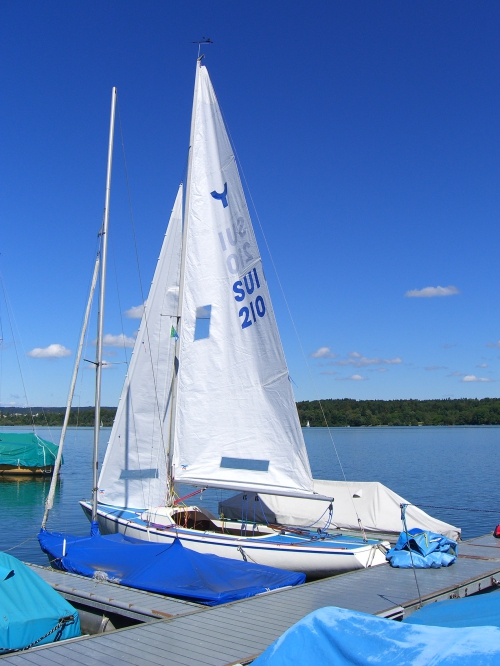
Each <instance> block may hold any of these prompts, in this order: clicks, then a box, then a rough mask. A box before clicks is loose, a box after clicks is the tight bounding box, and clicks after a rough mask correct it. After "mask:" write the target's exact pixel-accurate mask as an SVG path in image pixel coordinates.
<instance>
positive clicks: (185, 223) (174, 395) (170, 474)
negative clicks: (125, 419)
mask: <svg viewBox="0 0 500 666" xmlns="http://www.w3.org/2000/svg"><path fill="white" fill-rule="evenodd" d="M202 58H203V56H201V57H199V58H198V59H197V61H196V77H195V82H194V95H193V111H192V114H191V132H190V137H189V154H188V166H187V177H186V193H185V199H184V214H183V225H182V250H181V270H180V276H179V303H178V306H177V326H176V330H177V335H178V337H177V338H176V340H175V349H174V376H173V386H172V409H171V411H170V436H169V445H168V469H167V472H168V484H169V488H168V493H167V504H171V503H172V501H173V498H172V486H173V479H174V475H175V470H174V469H173V467H172V455H173V446H174V437H175V416H176V409H177V386H178V374H179V346H180V345H179V342H180V337H181V335H182V300H183V297H184V274H185V271H186V249H187V247H186V245H187V243H186V241H187V231H188V215H189V206H190V200H191V170H192V163H193V142H194V129H195V124H196V106H197V99H198V78H199V71H200V67H201V60H202Z"/></svg>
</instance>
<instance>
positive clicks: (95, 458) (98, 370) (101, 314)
mask: <svg viewBox="0 0 500 666" xmlns="http://www.w3.org/2000/svg"><path fill="white" fill-rule="evenodd" d="M116 92H117V91H116V88H113V90H112V92H111V119H110V123H109V144H108V167H107V174H106V194H105V199H104V220H103V223H102V229H101V237H102V250H101V285H100V292H99V315H98V324H97V344H96V360H95V366H96V381H95V422H94V451H93V460H92V467H93V477H92V522H91V534H95V533H98V532H99V528H98V527H97V496H98V487H97V486H98V478H99V475H98V472H99V432H100V427H101V375H102V338H103V332H104V297H105V291H106V260H107V250H108V221H109V198H110V194H111V167H112V164H113V137H114V129H115V109H116Z"/></svg>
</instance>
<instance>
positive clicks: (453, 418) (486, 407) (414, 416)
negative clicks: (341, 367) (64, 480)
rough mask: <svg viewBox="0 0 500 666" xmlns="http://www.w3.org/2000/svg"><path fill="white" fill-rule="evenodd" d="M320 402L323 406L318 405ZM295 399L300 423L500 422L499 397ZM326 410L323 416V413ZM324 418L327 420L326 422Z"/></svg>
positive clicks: (46, 415)
mask: <svg viewBox="0 0 500 666" xmlns="http://www.w3.org/2000/svg"><path fill="white" fill-rule="evenodd" d="M321 407H322V408H323V412H322V410H321ZM321 407H320V402H319V401H318V400H311V401H309V400H304V401H302V402H298V403H297V411H298V414H299V419H300V424H301V425H302V426H305V425H307V423H308V422H309V425H311V426H313V427H314V426H315V427H324V426H325V425H326V423H328V425H329V426H332V427H335V426H344V427H345V426H351V427H356V426H382V425H383V426H419V425H423V426H424V425H500V398H483V399H482V400H478V399H476V398H471V399H469V398H459V399H454V400H452V399H450V398H447V399H445V400H352V399H350V398H343V399H340V400H334V399H331V398H328V399H326V400H322V401H321ZM64 411H65V410H64V407H49V408H43V407H32V408H31V412H30V410H29V409H27V408H26V407H24V408H20V407H8V408H0V425H8V426H29V425H32V424H34V425H35V426H61V425H62V422H63V418H64ZM323 413H324V416H323ZM115 414H116V407H101V423H102V425H103V426H104V427H110V426H112V425H113V421H114V418H115ZM325 418H326V423H325ZM69 425H70V426H77V425H79V426H87V427H88V426H93V425H94V408H93V407H82V408H76V407H75V408H73V409H72V410H71V415H70V420H69Z"/></svg>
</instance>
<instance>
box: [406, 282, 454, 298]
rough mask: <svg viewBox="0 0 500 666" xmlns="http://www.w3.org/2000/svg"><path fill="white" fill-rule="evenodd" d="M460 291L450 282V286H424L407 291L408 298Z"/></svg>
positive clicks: (442, 294) (444, 294)
mask: <svg viewBox="0 0 500 666" xmlns="http://www.w3.org/2000/svg"><path fill="white" fill-rule="evenodd" d="M459 293H460V291H459V290H458V289H457V288H456V287H454V286H453V285H451V284H450V286H449V287H424V288H423V289H412V290H410V291H407V292H406V294H405V296H407V297H408V298H434V296H454V295H455V294H459Z"/></svg>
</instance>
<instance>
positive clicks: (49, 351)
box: [26, 344, 71, 358]
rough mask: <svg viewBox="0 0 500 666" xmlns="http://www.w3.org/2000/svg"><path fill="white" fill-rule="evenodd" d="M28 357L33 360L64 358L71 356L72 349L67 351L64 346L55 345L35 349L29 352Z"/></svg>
mask: <svg viewBox="0 0 500 666" xmlns="http://www.w3.org/2000/svg"><path fill="white" fill-rule="evenodd" d="M26 356H31V358H63V357H64V356H71V349H67V348H66V347H65V346H64V345H60V344H53V345H49V346H48V347H35V349H32V350H31V351H29V352H27V354H26Z"/></svg>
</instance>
